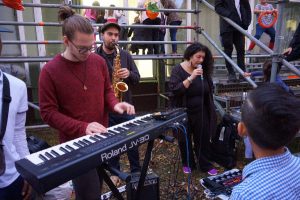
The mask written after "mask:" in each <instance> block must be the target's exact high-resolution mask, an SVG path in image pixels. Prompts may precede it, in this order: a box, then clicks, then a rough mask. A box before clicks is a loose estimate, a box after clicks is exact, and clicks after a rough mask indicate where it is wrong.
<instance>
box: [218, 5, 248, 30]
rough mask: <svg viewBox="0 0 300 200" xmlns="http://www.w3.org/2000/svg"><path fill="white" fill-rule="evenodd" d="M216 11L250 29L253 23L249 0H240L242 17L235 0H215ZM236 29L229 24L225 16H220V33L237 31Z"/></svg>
mask: <svg viewBox="0 0 300 200" xmlns="http://www.w3.org/2000/svg"><path fill="white" fill-rule="evenodd" d="M215 10H216V12H217V13H218V14H219V15H221V16H223V17H227V18H229V19H231V20H232V21H234V22H235V23H237V24H238V25H239V26H240V27H242V28H243V29H245V30H246V29H248V26H249V25H250V23H251V14H252V13H251V8H250V4H249V1H248V0H240V11H241V18H242V19H241V18H240V17H239V14H238V12H237V9H236V7H235V1H234V0H215ZM235 30H236V29H235V28H234V27H232V26H231V25H230V24H228V23H227V22H226V21H225V20H224V19H223V18H221V17H220V33H221V34H222V33H225V32H231V31H235Z"/></svg>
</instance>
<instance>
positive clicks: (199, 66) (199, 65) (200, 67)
mask: <svg viewBox="0 0 300 200" xmlns="http://www.w3.org/2000/svg"><path fill="white" fill-rule="evenodd" d="M197 68H199V69H202V65H201V64H198V65H197ZM200 77H201V80H203V74H201V75H200Z"/></svg>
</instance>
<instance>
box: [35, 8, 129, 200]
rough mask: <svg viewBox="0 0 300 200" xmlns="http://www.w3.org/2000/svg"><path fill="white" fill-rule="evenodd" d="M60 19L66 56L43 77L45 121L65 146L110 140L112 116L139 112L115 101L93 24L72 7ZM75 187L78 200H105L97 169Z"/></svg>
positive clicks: (48, 67)
mask: <svg viewBox="0 0 300 200" xmlns="http://www.w3.org/2000/svg"><path fill="white" fill-rule="evenodd" d="M58 17H59V19H60V20H61V21H62V33H63V42H64V45H65V50H64V51H63V52H62V53H61V54H58V55H56V56H55V57H54V58H53V59H52V60H51V61H49V62H48V63H47V64H46V65H45V66H44V67H43V69H42V71H41V74H40V77H39V104H40V112H41V116H42V119H43V120H44V121H45V122H46V123H47V124H49V125H50V126H51V127H53V128H55V129H57V130H58V131H59V140H60V143H63V142H66V141H69V140H72V139H75V138H78V137H81V136H83V135H85V134H89V135H93V134H95V133H103V134H105V132H106V131H107V130H106V127H107V125H108V112H112V111H114V112H117V113H120V114H122V113H124V112H127V114H129V115H131V114H135V110H134V107H133V106H132V105H130V104H128V103H125V102H122V103H119V102H118V100H117V99H116V98H115V96H114V93H113V90H112V88H111V84H110V80H109V75H108V70H107V67H106V63H105V61H104V59H102V58H101V57H100V56H98V55H96V54H94V53H92V51H93V47H94V30H93V27H92V26H91V25H90V23H89V21H88V20H86V19H85V18H84V17H82V16H80V15H78V14H75V12H74V11H73V10H72V9H71V8H69V7H67V6H63V7H61V8H60V9H59V12H58ZM54 156H56V155H54ZM48 159H51V155H50V156H49V158H48ZM72 181H73V185H74V189H75V194H76V199H84V200H94V199H99V197H100V195H101V191H100V188H101V183H102V181H101V180H99V179H98V174H97V171H96V169H93V170H91V171H89V172H87V173H85V174H82V175H80V176H79V177H77V178H75V179H73V180H72Z"/></svg>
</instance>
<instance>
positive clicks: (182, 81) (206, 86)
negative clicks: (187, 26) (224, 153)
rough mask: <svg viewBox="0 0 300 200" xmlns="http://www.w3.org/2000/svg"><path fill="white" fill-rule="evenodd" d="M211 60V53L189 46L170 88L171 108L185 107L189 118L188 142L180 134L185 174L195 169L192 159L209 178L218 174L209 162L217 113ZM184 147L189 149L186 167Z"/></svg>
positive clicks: (172, 78)
mask: <svg viewBox="0 0 300 200" xmlns="http://www.w3.org/2000/svg"><path fill="white" fill-rule="evenodd" d="M212 72H213V58H212V54H211V52H210V50H209V49H208V48H207V47H206V46H204V45H202V44H200V43H193V44H191V45H190V46H189V47H188V48H187V49H186V50H185V52H184V61H183V62H182V63H180V64H178V65H177V66H175V67H174V68H173V70H172V73H171V77H170V83H169V87H170V90H171V91H172V93H173V97H174V98H173V100H174V101H173V102H174V103H173V105H174V106H176V107H186V108H187V114H188V128H187V138H188V141H187V142H186V140H185V138H186V137H185V135H184V134H180V135H181V136H180V138H179V146H180V150H181V157H182V163H183V171H184V173H190V171H191V170H190V168H195V167H196V165H195V159H194V154H193V151H192V142H191V141H192V140H191V138H193V142H194V147H193V150H194V152H195V155H196V161H197V162H198V164H199V168H200V170H201V171H203V172H207V173H208V174H210V175H215V174H217V173H218V171H217V170H216V169H214V167H213V165H212V164H211V163H210V162H209V160H208V156H209V152H210V138H211V136H212V135H213V134H214V133H215V129H216V112H215V107H214V103H213V82H212V78H211V76H212ZM186 143H188V147H189V163H188V160H187V152H186Z"/></svg>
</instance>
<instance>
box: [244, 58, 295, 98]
mask: <svg viewBox="0 0 300 200" xmlns="http://www.w3.org/2000/svg"><path fill="white" fill-rule="evenodd" d="M281 65H282V64H281V63H279V64H278V69H277V74H276V78H275V83H276V84H278V85H279V86H281V87H282V88H283V89H284V90H285V91H287V92H289V93H291V94H293V91H292V90H291V89H290V88H289V86H287V85H286V84H285V83H284V82H283V80H282V79H281V77H280V76H279V72H280V70H281ZM271 70H272V61H271V60H267V61H265V62H264V64H263V71H253V72H251V73H248V72H245V73H244V76H245V77H248V76H251V77H256V76H263V81H264V82H270V79H271Z"/></svg>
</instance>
